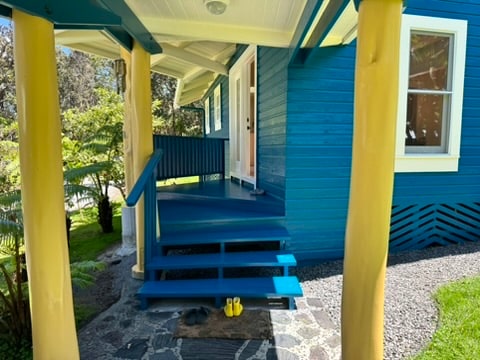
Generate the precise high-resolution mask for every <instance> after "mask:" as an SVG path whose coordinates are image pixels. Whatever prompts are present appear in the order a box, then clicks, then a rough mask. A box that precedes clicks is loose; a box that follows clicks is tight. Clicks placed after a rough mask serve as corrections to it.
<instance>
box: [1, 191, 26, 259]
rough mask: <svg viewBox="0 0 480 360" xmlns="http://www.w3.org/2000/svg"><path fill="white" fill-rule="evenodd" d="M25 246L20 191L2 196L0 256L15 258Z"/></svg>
mask: <svg viewBox="0 0 480 360" xmlns="http://www.w3.org/2000/svg"><path fill="white" fill-rule="evenodd" d="M22 245H23V219H22V210H21V195H20V191H19V190H17V191H12V192H9V193H4V194H2V195H1V196H0V254H4V255H8V256H15V254H16V252H17V250H18V249H17V247H18V248H20V247H22Z"/></svg>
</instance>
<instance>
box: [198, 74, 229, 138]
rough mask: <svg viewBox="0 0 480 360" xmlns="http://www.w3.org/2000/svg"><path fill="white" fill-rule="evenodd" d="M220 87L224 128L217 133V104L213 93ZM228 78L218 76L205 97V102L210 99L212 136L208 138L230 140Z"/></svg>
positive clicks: (208, 135) (209, 135)
mask: <svg viewBox="0 0 480 360" xmlns="http://www.w3.org/2000/svg"><path fill="white" fill-rule="evenodd" d="M219 85H220V96H221V107H222V128H221V129H220V130H217V131H215V102H214V100H213V92H214V91H215V89H216V88H217V86H219ZM228 94H229V87H228V77H227V76H223V75H220V76H218V77H217V78H216V79H215V81H214V82H213V85H212V86H211V87H210V89H209V90H208V92H207V94H206V95H205V96H204V98H203V101H205V100H206V99H209V101H210V134H207V135H206V136H207V137H214V138H221V139H228V137H229V126H228V125H229V114H228Z"/></svg>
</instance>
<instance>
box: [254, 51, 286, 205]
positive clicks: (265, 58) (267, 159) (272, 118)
mask: <svg viewBox="0 0 480 360" xmlns="http://www.w3.org/2000/svg"><path fill="white" fill-rule="evenodd" d="M287 59H288V49H276V48H266V47H259V48H258V50H257V62H258V64H257V72H258V76H257V84H258V86H257V106H258V108H257V185H258V187H259V188H261V189H264V190H265V191H266V192H268V193H269V194H271V195H273V196H276V197H278V198H280V199H285V154H286V121H287V105H286V104H287V64H288V62H287Z"/></svg>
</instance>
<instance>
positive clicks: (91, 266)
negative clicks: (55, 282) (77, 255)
mask: <svg viewBox="0 0 480 360" xmlns="http://www.w3.org/2000/svg"><path fill="white" fill-rule="evenodd" d="M105 268H106V265H105V263H104V262H101V261H93V260H85V261H79V262H74V263H72V264H70V272H71V276H72V284H73V285H74V286H78V287H80V288H87V287H89V286H91V285H93V284H94V282H95V276H94V275H92V272H94V271H101V270H105Z"/></svg>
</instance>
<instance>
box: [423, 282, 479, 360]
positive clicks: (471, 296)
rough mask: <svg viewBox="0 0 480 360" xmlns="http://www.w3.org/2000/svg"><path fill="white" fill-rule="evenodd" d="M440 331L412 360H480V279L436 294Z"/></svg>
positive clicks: (461, 283)
mask: <svg viewBox="0 0 480 360" xmlns="http://www.w3.org/2000/svg"><path fill="white" fill-rule="evenodd" d="M435 300H436V301H437V303H438V306H439V309H440V324H439V329H438V330H437V331H436V332H435V334H434V336H433V339H432V342H431V343H430V344H429V345H428V346H427V348H426V349H425V350H424V351H423V352H422V353H421V354H420V355H419V356H417V357H415V358H414V359H415V360H447V359H448V360H454V359H455V360H463V359H464V360H472V359H480V277H476V278H471V279H465V280H462V281H459V282H455V283H452V284H448V285H445V286H443V287H441V288H440V289H439V290H438V291H437V293H436V294H435Z"/></svg>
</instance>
